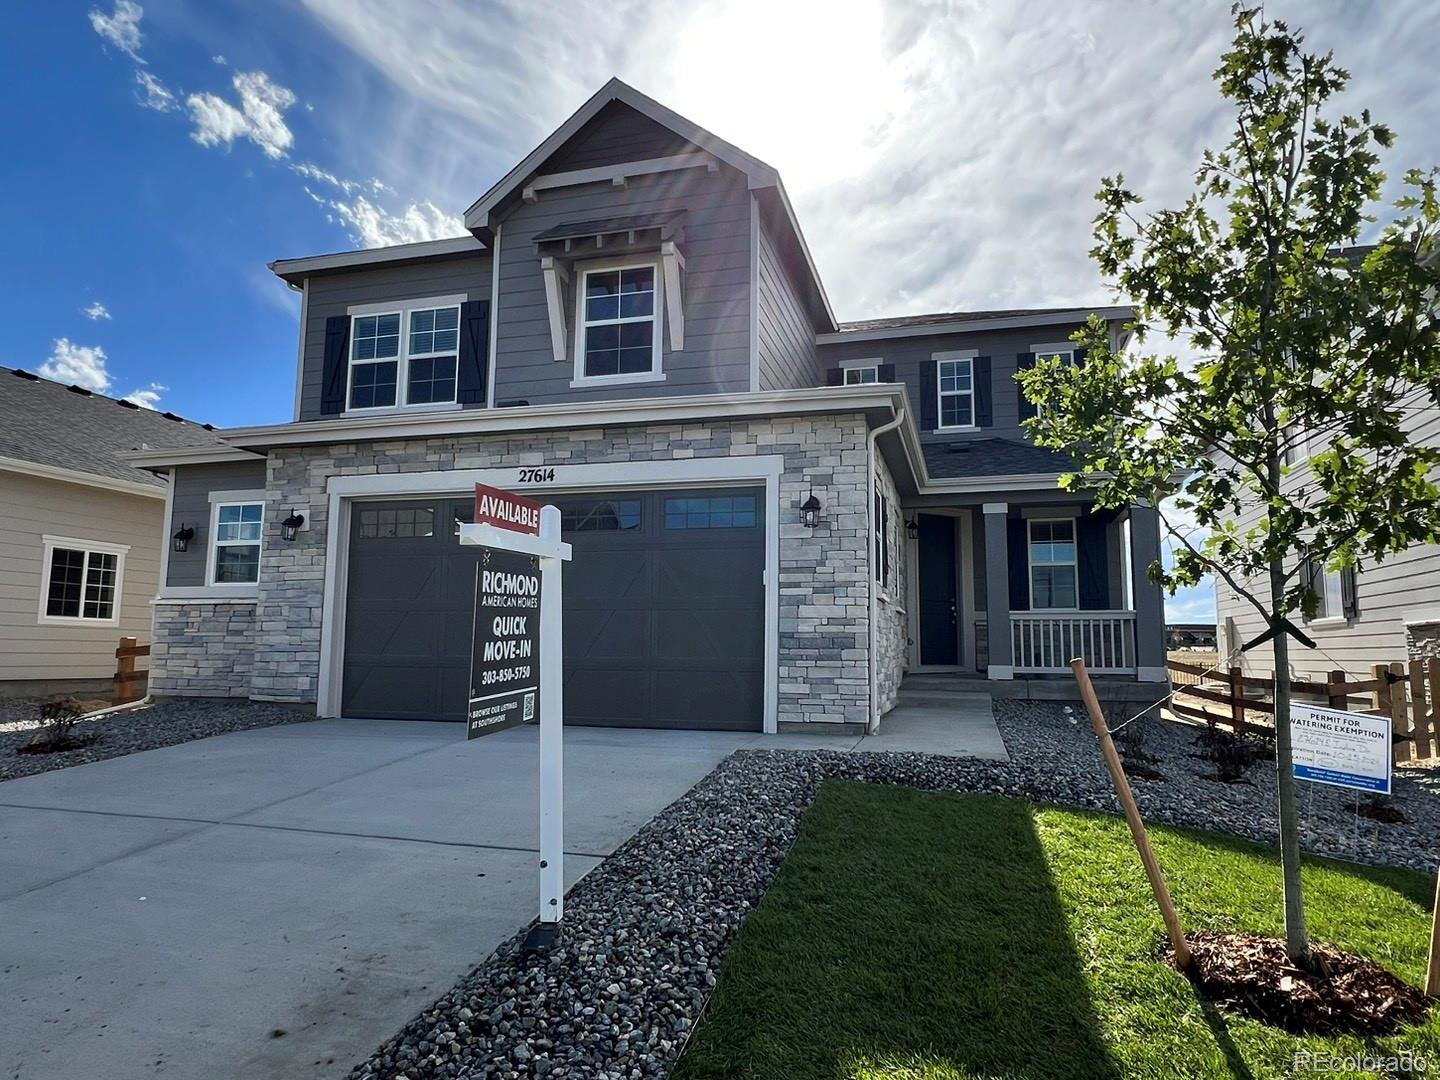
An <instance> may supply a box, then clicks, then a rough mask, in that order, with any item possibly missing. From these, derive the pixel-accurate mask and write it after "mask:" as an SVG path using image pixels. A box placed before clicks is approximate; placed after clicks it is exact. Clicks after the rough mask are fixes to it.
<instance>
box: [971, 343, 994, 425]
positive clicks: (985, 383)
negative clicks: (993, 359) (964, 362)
mask: <svg viewBox="0 0 1440 1080" xmlns="http://www.w3.org/2000/svg"><path fill="white" fill-rule="evenodd" d="M973 366H974V371H975V425H976V426H977V427H990V426H991V425H992V424H994V423H995V406H994V395H993V394H991V392H990V357H988V356H977V357H975V360H974V361H973Z"/></svg>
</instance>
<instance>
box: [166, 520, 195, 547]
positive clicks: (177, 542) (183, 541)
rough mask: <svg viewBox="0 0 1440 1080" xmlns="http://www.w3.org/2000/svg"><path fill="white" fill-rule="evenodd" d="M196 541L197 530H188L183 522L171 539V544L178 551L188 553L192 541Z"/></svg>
mask: <svg viewBox="0 0 1440 1080" xmlns="http://www.w3.org/2000/svg"><path fill="white" fill-rule="evenodd" d="M194 539H195V530H194V529H187V528H186V527H185V523H184V522H183V521H182V522H181V523H180V529H179V531H178V532H176V533H175V535H174V536H172V537H171V538H170V540H171V544H172V546H173V547H174V550H176V551H188V550H189V549H190V541H191V540H194Z"/></svg>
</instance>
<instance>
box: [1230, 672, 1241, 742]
mask: <svg viewBox="0 0 1440 1080" xmlns="http://www.w3.org/2000/svg"><path fill="white" fill-rule="evenodd" d="M1230 724H1231V726H1232V727H1234V729H1235V733H1236V734H1237V735H1240V734H1244V732H1245V683H1244V680H1243V679H1242V678H1241V672H1240V669H1239V668H1238V667H1232V668H1231V669H1230Z"/></svg>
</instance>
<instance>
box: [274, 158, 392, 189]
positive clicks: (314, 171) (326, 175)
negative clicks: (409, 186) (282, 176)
mask: <svg viewBox="0 0 1440 1080" xmlns="http://www.w3.org/2000/svg"><path fill="white" fill-rule="evenodd" d="M290 169H291V171H293V172H295V173H298V174H299V175H300V176H303V177H305V178H306V179H307V180H316V181H319V182H320V183H322V184H329V185H330V186H331V187H335V188H339V189H340V190H341V191H343V192H344V193H345V194H346V195H353V194H354V193H355V192H357V191H359V190H360V189H361V188H362V187H364V185H363V184H361V183H360V182H359V181H357V180H342V179H341V178H340V177H338V176H336V175H335V174H334V173H333V172H330V171H329V170H327V169H322V168H321V167H320V166H319V165H316V164H314V163H313V162H309V161H302V162H300V163H299V164H298V165H291V166H290ZM376 182H377V183H378V181H376ZM306 190H307V191H308V190H309V189H308V188H307V189H306Z"/></svg>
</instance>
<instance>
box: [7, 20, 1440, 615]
mask: <svg viewBox="0 0 1440 1080" xmlns="http://www.w3.org/2000/svg"><path fill="white" fill-rule="evenodd" d="M18 7H19V6H18V5H11V6H10V8H9V10H8V12H7V15H6V17H5V25H4V33H3V35H0V63H3V66H4V70H6V71H7V73H8V74H9V77H10V85H11V87H12V90H11V92H9V93H7V94H6V95H4V97H3V99H0V118H3V121H4V129H5V131H6V134H7V140H6V143H7V149H6V152H5V153H4V154H0V191H3V192H4V193H5V195H6V197H7V203H8V205H9V206H10V207H11V210H10V214H9V215H8V218H7V229H8V235H9V237H10V239H9V241H8V243H7V244H6V251H7V252H8V254H9V255H10V258H8V259H5V260H4V262H3V266H0V278H3V288H0V315H3V317H4V326H5V327H6V328H7V330H8V333H6V335H5V336H4V338H3V339H0V364H5V365H7V366H14V367H25V368H29V369H31V370H38V369H41V368H42V367H47V368H48V370H50V371H52V372H54V373H56V374H57V375H59V376H63V377H67V378H69V379H71V380H72V381H86V380H88V381H89V384H90V385H93V386H94V387H95V388H97V389H106V390H107V391H108V392H110V393H113V394H116V395H119V396H124V395H130V394H136V393H138V394H139V395H140V400H143V401H144V402H145V403H146V404H152V405H158V407H160V408H162V409H172V410H174V411H175V412H178V413H180V414H182V415H185V416H189V417H193V418H196V419H201V420H206V421H209V422H211V423H214V424H216V425H220V426H230V425H236V424H250V423H260V422H266V421H278V420H284V419H288V418H289V416H290V412H291V405H292V396H293V386H294V363H295V346H296V320H297V316H298V311H299V305H298V302H297V301H296V299H295V297H294V295H293V294H291V293H289V292H288V291H287V290H286V288H285V287H284V286H283V285H282V284H281V283H280V282H279V281H277V280H276V279H275V278H273V277H272V276H271V275H270V273H269V272H268V270H267V269H266V265H265V264H266V263H267V262H269V261H270V260H272V259H275V258H281V257H288V256H296V255H306V254H314V253H318V252H324V251H336V250H343V249H347V248H351V247H355V246H373V245H376V244H381V243H395V242H400V241H404V240H412V239H425V238H430V237H435V236H444V235H453V234H454V233H455V232H457V231H459V214H460V213H461V212H462V211H463V209H464V207H465V206H466V205H468V204H469V202H470V201H471V200H473V198H474V197H475V196H476V195H478V194H479V193H480V192H481V191H483V190H484V189H485V188H486V187H487V186H488V185H489V184H490V182H491V181H492V180H494V179H495V177H496V176H498V175H499V174H500V173H501V172H502V171H503V170H504V169H505V168H508V167H509V166H510V165H511V164H513V163H514V161H515V160H517V159H518V158H519V157H520V156H522V155H523V154H524V153H526V152H527V151H528V150H529V149H530V148H531V147H532V146H533V145H534V144H535V143H537V142H538V141H539V140H540V139H542V138H543V137H544V136H545V135H546V134H547V133H548V132H549V131H550V130H551V129H552V128H553V127H554V126H555V125H557V124H558V123H560V122H561V121H562V120H563V119H564V118H565V116H567V115H568V114H569V113H570V112H571V111H572V110H573V109H574V108H575V107H576V106H577V105H579V104H580V103H581V102H582V101H583V100H584V99H585V98H586V97H587V96H588V95H589V94H590V93H592V92H593V91H594V90H595V89H596V88H597V87H598V86H600V85H601V84H602V83H603V82H604V81H605V80H606V79H607V78H609V77H610V76H611V75H617V74H618V75H619V76H621V77H622V78H624V79H626V80H627V81H629V82H631V83H633V84H634V85H635V86H637V87H639V88H640V89H641V90H644V91H645V92H646V93H649V94H651V95H653V96H655V97H658V98H660V99H661V100H663V101H665V102H666V103H667V104H669V105H671V106H672V107H674V108H676V109H677V110H679V111H680V112H682V113H683V114H685V115H687V116H689V117H691V118H692V119H694V120H696V121H698V122H699V123H701V124H704V125H705V126H707V127H709V128H711V129H712V130H714V131H715V132H716V133H717V134H719V135H721V136H723V137H725V138H727V139H730V140H731V141H733V142H735V143H738V144H739V145H741V146H743V147H744V148H745V149H747V150H749V151H751V152H752V153H755V154H756V155H757V156H759V157H761V158H763V159H765V160H767V161H769V162H770V163H771V164H773V165H775V166H777V167H778V168H779V169H780V171H781V173H782V175H783V176H784V177H785V180H786V184H787V186H788V188H789V190H790V192H791V195H792V198H793V199H794V201H795V203H796V206H797V211H798V213H799V216H800V220H801V224H802V226H803V227H804V228H805V230H806V234H807V238H808V240H809V242H810V245H811V247H812V248H813V249H814V252H815V256H816V260H817V262H818V264H819V267H820V270H821V273H822V275H823V276H824V278H825V281H826V285H827V288H828V289H829V292H830V295H831V298H832V300H833V302H834V305H835V308H836V310H837V313H838V314H839V315H840V317H841V318H846V319H859V318H866V317H872V316H877V315H888V314H903V313H911V312H922V311H935V310H949V309H956V308H985V307H1010V306H1040V305H1050V304H1061V303H1066V304H1068V303H1091V302H1106V301H1107V300H1108V299H1109V293H1108V292H1107V290H1106V289H1105V287H1104V284H1103V282H1101V281H1100V280H1099V279H1098V277H1097V276H1096V274H1095V271H1094V269H1093V267H1092V265H1091V264H1090V262H1089V260H1088V257H1087V256H1086V251H1087V249H1088V247H1089V244H1090V236H1089V219H1090V217H1091V215H1092V208H1091V207H1092V204H1091V202H1090V196H1091V194H1092V193H1093V191H1094V190H1095V188H1096V186H1097V184H1098V180H1099V178H1100V177H1101V176H1102V175H1104V174H1107V173H1113V172H1115V171H1124V172H1125V174H1126V175H1127V177H1128V178H1129V179H1130V181H1131V184H1132V186H1133V187H1135V188H1136V189H1137V190H1139V191H1141V192H1143V193H1145V194H1146V195H1147V197H1148V199H1149V201H1150V202H1151V204H1152V205H1156V206H1160V205H1166V204H1169V203H1173V202H1175V201H1177V200H1178V199H1179V198H1180V197H1182V195H1183V193H1184V191H1185V187H1186V184H1187V182H1188V177H1189V174H1190V172H1191V170H1192V169H1193V167H1194V164H1195V163H1196V161H1197V160H1198V158H1199V153H1200V150H1201V148H1202V147H1204V146H1205V145H1211V144H1218V143H1219V142H1221V141H1223V138H1224V135H1225V127H1226V117H1225V114H1224V112H1223V110H1222V108H1221V106H1220V102H1219V100H1218V98H1217V96H1216V94H1215V91H1214V88H1213V85H1212V84H1211V82H1210V79H1209V75H1210V72H1211V71H1212V70H1213V68H1214V67H1215V65H1216V62H1217V58H1218V56H1219V53H1220V51H1221V49H1222V48H1223V46H1224V44H1225V42H1226V40H1227V38H1228V17H1227V12H1228V4H1224V3H1180V2H1178V0H1177V2H1176V3H1173V4H1164V3H1150V4H1144V5H1140V4H1135V3H1131V2H1129V0H1114V2H1109V0H1106V2H1100V0H1094V2H1087V3H1075V4H1067V5H1055V4H1053V3H1052V2H1050V0H1018V2H1005V3H1000V2H995V3H978V2H951V3H917V2H903V3H892V4H887V3H885V2H884V0H854V2H849V3H845V2H842V3H836V2H826V3H813V4H812V3H783V2H782V3H776V2H774V0H685V2H675V3H669V4H665V5H663V6H661V5H649V4H641V3H636V2H625V0H622V2H620V3H617V4H613V5H573V4H560V3H547V2H544V0H490V2H486V3H472V2H468V0H406V2H404V3H395V2H392V0H305V2H298V0H297V2H280V0H254V2H247V3H243V4H242V3H224V2H215V0H207V2H205V3H203V4H202V3H198V2H195V3H185V2H182V0H147V2H145V3H144V4H143V6H142V5H141V4H137V3H135V2H133V0H99V2H96V3H84V2H78V3H72V2H68V0H67V2H56V3H47V4H35V5H26V6H25V8H24V10H23V13H22V12H21V11H20V10H18ZM1270 10H1271V12H1272V13H1273V14H1279V15H1281V16H1288V17H1290V18H1292V19H1293V20H1296V21H1299V22H1302V23H1303V24H1304V25H1305V27H1306V29H1307V30H1308V31H1309V34H1310V40H1311V43H1312V44H1313V45H1314V46H1317V47H1321V48H1334V49H1336V50H1337V52H1338V54H1339V57H1340V60H1341V62H1342V63H1343V64H1344V65H1345V66H1347V67H1348V68H1350V69H1351V71H1352V72H1353V73H1354V76H1355V78H1354V84H1353V89H1352V92H1351V95H1350V97H1351V101H1352V102H1353V103H1354V105H1356V106H1358V105H1362V104H1363V105H1368V106H1369V107H1371V108H1372V110H1373V111H1374V112H1375V113H1376V114H1377V116H1379V117H1380V118H1381V119H1383V120H1385V121H1387V122H1389V123H1390V124H1391V125H1392V126H1394V128H1395V129H1396V131H1397V133H1398V135H1399V144H1398V149H1397V151H1396V152H1395V154H1394V155H1393V156H1392V160H1391V162H1390V165H1391V170H1390V171H1391V172H1392V173H1393V174H1398V173H1399V172H1400V171H1401V169H1402V168H1403V167H1404V166H1407V165H1426V166H1428V165H1429V164H1431V163H1433V162H1436V161H1440V124H1437V123H1436V122H1435V117H1436V116H1437V115H1440V91H1437V89H1436V82H1435V80H1434V77H1433V72H1432V71H1431V70H1430V66H1429V65H1430V64H1431V63H1432V62H1433V50H1430V49H1427V48H1426V46H1427V45H1433V43H1434V42H1436V41H1437V40H1440V6H1437V5H1435V4H1433V3H1425V2H1423V0H1391V2H1388V3H1386V4H1384V5H1369V4H1359V3H1344V2H1341V0H1326V2H1307V3H1305V4H1298V3H1291V4H1279V5H1274V4H1272V5H1271V9H1270ZM1170 616H1171V618H1172V619H1187V618H1205V617H1207V616H1213V599H1212V598H1211V594H1210V593H1209V591H1208V590H1207V589H1203V588H1202V589H1200V590H1196V591H1193V592H1191V593H1189V594H1184V595H1182V596H1181V597H1179V598H1176V599H1175V600H1173V601H1172V602H1171V606H1170Z"/></svg>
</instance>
